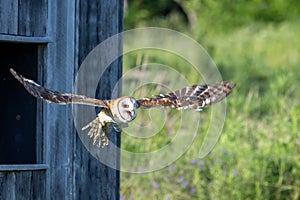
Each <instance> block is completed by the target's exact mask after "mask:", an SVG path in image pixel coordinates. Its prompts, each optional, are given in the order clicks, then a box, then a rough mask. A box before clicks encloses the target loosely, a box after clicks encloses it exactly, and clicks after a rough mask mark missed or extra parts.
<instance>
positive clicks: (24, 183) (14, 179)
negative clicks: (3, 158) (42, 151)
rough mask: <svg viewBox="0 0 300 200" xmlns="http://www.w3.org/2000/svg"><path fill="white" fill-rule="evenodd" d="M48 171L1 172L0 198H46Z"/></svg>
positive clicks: (11, 199)
mask: <svg viewBox="0 0 300 200" xmlns="http://www.w3.org/2000/svg"><path fill="white" fill-rule="evenodd" d="M45 180H46V171H40V170H37V171H14V172H0V199H1V200H2V199H3V200H4V199H10V200H13V199H45V197H46V196H45V195H46V193H45V191H46V181H45Z"/></svg>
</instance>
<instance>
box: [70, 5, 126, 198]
mask: <svg viewBox="0 0 300 200" xmlns="http://www.w3.org/2000/svg"><path fill="white" fill-rule="evenodd" d="M77 2H78V7H77V13H79V15H78V16H77V18H78V28H77V29H78V42H77V49H78V52H77V53H78V55H77V56H78V66H80V64H81V63H82V61H83V60H84V58H85V57H86V56H87V55H88V53H89V52H90V51H91V50H92V49H93V48H95V47H96V46H97V45H98V44H100V43H101V42H102V41H104V40H105V39H107V38H109V37H110V36H113V35H114V34H117V33H119V32H121V31H123V0H111V1H105V0H94V1H80V0H78V1H77ZM120 51H122V49H121V46H120ZM121 75H122V60H121V59H118V60H117V61H116V62H114V63H113V64H111V65H110V66H109V67H108V69H107V70H106V72H105V73H104V75H103V76H102V78H101V79H100V81H99V86H100V87H101V88H103V85H105V89H102V90H97V92H96V91H95V92H96V97H97V98H100V99H109V98H111V94H112V90H113V88H114V86H115V84H116V83H117V81H118V80H119V79H120V77H121ZM95 76H99V74H97V75H95ZM118 95H121V88H119V91H118ZM110 136H111V137H110V140H111V142H113V143H115V144H116V145H118V146H119V145H120V134H116V133H111V134H110ZM109 151H110V150H108V151H107V152H106V153H107V154H106V155H113V156H112V158H111V159H115V162H116V165H119V163H118V162H119V159H120V158H119V157H118V155H119V153H116V152H109ZM75 166H76V168H75V181H76V193H77V194H76V198H78V199H87V198H88V199H119V189H120V182H119V179H120V177H119V171H117V170H115V169H112V168H109V167H107V166H106V165H104V164H102V163H100V162H99V161H98V160H96V159H95V158H94V157H92V155H91V154H90V153H89V152H88V151H87V150H86V149H85V147H84V146H83V144H82V142H81V140H80V139H79V137H76V157H75ZM116 167H117V166H116Z"/></svg>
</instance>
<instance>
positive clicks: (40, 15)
mask: <svg viewBox="0 0 300 200" xmlns="http://www.w3.org/2000/svg"><path fill="white" fill-rule="evenodd" d="M47 14H48V0H39V1H31V0H19V13H18V35H24V36H37V37H42V36H46V27H47V18H48V15H47Z"/></svg>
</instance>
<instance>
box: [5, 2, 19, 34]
mask: <svg viewBox="0 0 300 200" xmlns="http://www.w3.org/2000/svg"><path fill="white" fill-rule="evenodd" d="M18 8H19V6H18V0H11V1H6V0H0V33H1V34H17V33H18Z"/></svg>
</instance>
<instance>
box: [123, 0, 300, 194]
mask: <svg viewBox="0 0 300 200" xmlns="http://www.w3.org/2000/svg"><path fill="white" fill-rule="evenodd" d="M125 5H126V6H125V29H132V28H137V27H147V26H156V27H166V28H170V29H173V30H177V31H179V32H183V33H185V34H187V35H188V36H190V37H191V38H194V39H195V40H197V41H198V42H199V43H200V44H201V45H202V46H203V47H204V48H205V49H206V50H207V51H208V53H209V54H210V56H211V57H212V58H213V60H214V61H215V62H216V65H217V66H218V68H219V70H220V72H221V74H222V76H223V79H224V80H231V81H233V82H235V83H237V86H236V88H235V89H234V92H233V93H232V94H231V95H230V97H229V98H228V101H227V109H228V111H227V117H226V121H225V127H224V129H223V132H222V136H221V138H220V140H219V142H218V144H217V145H216V146H215V148H214V150H213V151H212V152H211V153H210V154H209V155H208V156H207V157H205V158H204V159H198V158H197V156H198V152H199V149H197V144H196V145H193V146H192V147H191V148H190V149H189V150H188V152H186V153H185V154H184V155H183V156H182V157H181V158H180V159H179V160H177V161H176V162H175V163H173V164H172V165H170V166H168V167H166V168H164V169H162V170H159V171H156V172H152V173H145V174H130V173H121V199H300V120H299V116H300V100H299V99H300V90H299V85H300V1H295V0H250V1H247V0H235V1H230V0H223V1H217V0H176V1H172V0H156V1H150V0H142V1H141V0H128V1H126V4H125ZM160 54H161V53H157V52H151V51H141V52H135V53H132V54H130V55H126V56H124V67H125V72H126V71H127V70H130V69H131V68H132V67H135V66H136V65H140V64H146V63H151V62H158V63H164V64H166V65H169V66H173V67H174V68H175V69H176V70H178V71H185V66H187V65H188V63H185V62H184V61H182V60H176V58H173V57H172V55H166V54H164V55H163V56H160ZM187 73H188V74H187V76H188V77H189V79H190V81H191V82H194V83H196V82H199V83H201V79H199V77H193V74H195V73H193V72H190V73H189V72H187ZM152 89H153V91H156V92H154V93H153V94H156V93H157V90H156V88H155V87H153V88H152ZM176 89H177V88H176ZM203 113H204V114H203V115H202V116H201V117H203V118H204V121H205V119H206V120H208V119H209V109H208V111H204V112H203ZM159 114H160V113H157V115H159ZM170 115H171V116H170V117H171V119H172V116H173V117H174V116H175V118H176V113H171V114H170ZM140 116H142V114H140V115H139V117H140ZM143 120H147V119H143ZM187 121H189V120H187ZM187 123H189V122H187ZM187 125H188V124H187ZM170 126H171V125H170ZM169 128H171V127H168V124H167V125H166V127H165V128H164V129H163V130H162V131H161V132H160V133H159V134H158V135H156V136H155V138H154V139H152V140H150V141H148V143H147V142H146V143H143V142H141V143H136V141H132V138H130V137H127V136H126V135H125V134H124V135H123V136H122V148H125V149H127V150H130V151H135V152H143V151H149V150H151V149H153V148H154V149H155V148H159V147H160V146H163V145H165V144H167V143H168V142H170V139H171V138H172V135H170V134H168V131H167V130H168V129H169ZM175 128H176V127H175ZM206 128H207V123H204V124H203V127H201V131H203V132H205V130H206ZM201 131H200V132H201ZM200 137H201V136H200ZM199 145H200V144H199Z"/></svg>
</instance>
